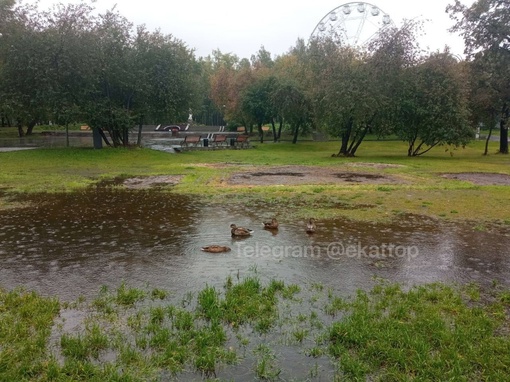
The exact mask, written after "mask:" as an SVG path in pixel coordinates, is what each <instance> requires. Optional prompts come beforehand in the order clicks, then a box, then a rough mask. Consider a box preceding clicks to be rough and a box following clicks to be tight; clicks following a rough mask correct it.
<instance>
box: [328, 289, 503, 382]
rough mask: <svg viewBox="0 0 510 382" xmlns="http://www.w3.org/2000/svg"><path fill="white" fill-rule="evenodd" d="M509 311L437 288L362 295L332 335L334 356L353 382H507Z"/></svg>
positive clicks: (394, 290) (354, 302) (334, 326)
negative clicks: (369, 381)
mask: <svg viewBox="0 0 510 382" xmlns="http://www.w3.org/2000/svg"><path fill="white" fill-rule="evenodd" d="M471 288H472V287H471ZM471 293H472V291H471ZM476 296H477V297H476V301H477V300H478V294H476ZM507 309H508V305H506V306H505V305H504V304H502V303H501V302H500V301H497V300H495V301H492V302H490V303H485V304H483V305H480V304H475V303H472V302H471V303H470V302H469V299H466V298H465V297H463V295H462V293H460V292H459V291H457V290H455V289H453V288H451V287H448V286H445V285H440V284H431V285H425V286H419V287H415V288H412V289H411V290H409V291H403V290H402V289H401V288H400V287H399V286H398V285H388V286H377V287H376V288H374V289H373V290H372V292H371V293H364V292H359V293H358V295H357V297H356V299H355V300H354V301H353V302H352V303H351V304H350V306H349V307H348V308H346V311H347V312H348V314H347V316H346V317H345V318H344V319H342V320H340V321H338V322H336V323H334V324H333V325H332V326H331V327H330V328H329V352H330V354H331V355H332V356H333V357H335V358H336V359H337V360H338V366H339V369H340V370H341V373H342V375H344V376H345V377H346V378H347V379H353V380H364V379H365V378H367V377H368V376H371V377H376V378H377V379H381V380H388V379H392V380H409V379H418V380H495V381H497V380H504V379H505V378H507V377H506V376H508V375H509V373H510V363H509V360H508V359H506V357H507V355H508V354H510V353H509V351H510V342H509V337H508V332H507V328H508V316H507V313H506V310H507Z"/></svg>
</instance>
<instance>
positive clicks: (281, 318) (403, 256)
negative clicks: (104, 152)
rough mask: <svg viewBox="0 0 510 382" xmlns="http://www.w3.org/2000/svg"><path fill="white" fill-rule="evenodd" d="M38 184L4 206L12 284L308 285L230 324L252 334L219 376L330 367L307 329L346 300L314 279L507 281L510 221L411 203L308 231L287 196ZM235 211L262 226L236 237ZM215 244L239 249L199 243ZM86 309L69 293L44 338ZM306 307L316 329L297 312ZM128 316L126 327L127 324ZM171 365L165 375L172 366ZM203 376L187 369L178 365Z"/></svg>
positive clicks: (92, 287) (76, 287)
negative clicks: (252, 322)
mask: <svg viewBox="0 0 510 382" xmlns="http://www.w3.org/2000/svg"><path fill="white" fill-rule="evenodd" d="M170 180H172V179H170ZM135 183H136V182H135ZM30 198H31V199H32V200H31V202H33V204H34V206H33V207H31V208H25V209H11V210H6V211H0V218H1V221H2V230H1V231H0V261H1V262H2V267H1V268H0V285H1V286H2V287H6V288H8V289H11V288H14V287H17V286H24V287H26V288H27V289H30V290H35V291H37V292H39V293H41V294H42V295H45V296H58V297H59V298H60V300H61V301H75V300H76V299H77V298H78V297H80V296H84V297H85V298H86V300H88V301H91V300H94V299H95V300H94V301H95V302H96V306H98V305H97V303H98V301H99V302H100V301H101V298H103V299H104V298H105V297H104V296H103V297H99V298H98V297H97V296H98V293H99V290H100V287H101V286H107V287H109V288H108V290H111V291H114V290H116V288H119V285H121V284H122V285H123V282H125V284H126V285H128V286H129V287H138V288H142V289H147V288H149V289H151V288H156V290H164V291H168V292H170V294H171V295H170V300H172V301H175V304H176V305H177V306H179V302H181V304H182V307H185V306H189V307H193V306H194V305H193V304H196V303H192V302H191V301H192V300H193V299H194V298H196V297H197V295H202V296H203V295H204V294H203V293H204V292H203V291H204V290H205V289H206V288H210V287H213V288H216V290H218V291H221V290H224V288H225V284H226V280H229V279H230V280H234V281H236V280H243V279H246V277H250V276H251V275H253V274H256V275H257V277H259V278H260V279H261V280H262V282H263V283H264V284H266V285H267V283H268V282H270V280H273V281H274V280H282V281H283V282H284V283H285V285H286V286H287V285H288V286H291V285H297V286H299V288H300V289H301V294H300V295H301V296H303V295H304V296H308V297H306V298H302V297H300V299H298V300H293V301H292V303H291V302H289V301H288V300H286V301H283V302H282V303H281V304H280V305H281V306H280V308H281V309H280V311H279V313H278V322H279V324H277V325H276V326H275V327H274V328H273V329H272V331H271V332H270V333H269V334H260V333H257V332H253V329H252V328H251V327H250V326H248V327H241V328H240V329H239V331H237V332H236V331H232V328H231V327H230V326H227V334H228V337H227V338H228V341H227V345H228V349H237V348H238V347H239V345H238V342H239V343H241V344H243V343H246V344H249V345H241V346H240V349H237V351H238V352H239V354H240V360H239V362H238V363H234V364H232V365H228V366H225V365H223V366H219V367H217V368H216V372H215V374H214V376H217V377H219V378H225V379H233V380H239V381H241V380H244V381H251V380H253V379H254V378H255V376H256V375H258V376H264V375H272V374H271V373H274V375H273V377H274V378H269V379H278V378H280V377H281V378H283V379H296V378H297V379H298V380H302V379H303V378H304V376H308V377H309V378H308V379H309V380H332V379H333V378H334V376H335V375H336V374H335V373H336V366H335V364H334V363H333V362H332V361H331V358H329V357H327V356H325V355H323V356H320V355H314V356H310V352H313V351H314V349H318V347H314V346H315V345H314V344H315V341H317V340H314V339H313V337H314V336H315V337H320V336H321V330H322V328H323V325H330V324H332V323H333V322H334V321H335V320H336V321H338V320H339V318H340V316H341V313H339V314H340V316H339V315H335V314H336V313H335V314H332V313H331V312H329V313H328V312H327V309H328V308H326V307H327V306H328V305H327V304H328V303H329V304H333V303H332V301H334V300H324V301H318V300H316V296H315V295H318V293H319V292H321V293H322V294H323V295H327V294H329V293H330V292H329V291H332V292H331V293H335V295H339V296H343V297H349V296H353V295H355V291H356V290H358V289H363V290H368V289H371V288H372V287H374V285H375V284H376V283H377V279H378V278H383V279H386V280H390V281H393V282H399V283H402V284H403V285H404V286H405V287H410V286H412V285H415V284H425V283H432V282H436V281H441V282H445V283H461V284H466V283H470V282H473V281H474V282H476V283H479V284H482V285H490V284H492V283H493V282H494V281H498V282H499V283H501V284H503V285H506V286H508V285H510V281H509V280H510V277H509V276H510V260H509V258H508V248H509V245H510V234H509V232H487V231H481V230H475V229H473V227H471V226H469V225H454V224H447V223H441V222H437V221H435V220H431V219H427V218H424V217H419V216H403V217H402V219H400V220H399V221H397V222H395V223H393V224H370V223H360V222H356V223H353V222H350V221H346V220H334V221H318V222H317V229H316V232H315V233H313V234H307V233H305V227H306V221H288V220H286V219H285V216H286V215H285V206H282V208H281V210H280V211H266V210H264V209H263V208H258V209H257V208H244V207H240V206H239V205H237V204H235V203H233V204H231V205H225V206H217V205H216V206H212V205H208V204H207V203H203V202H196V201H192V200H190V199H189V198H186V197H182V196H177V195H172V194H169V193H164V192H161V191H158V190H143V189H142V190H140V189H137V188H136V187H135V188H133V189H128V190H120V189H110V188H104V187H97V188H93V189H91V190H88V191H86V192H81V193H75V194H65V195H39V196H33V197H32V196H31V197H30ZM25 201H26V200H25ZM273 214H275V215H276V216H277V217H278V220H279V229H278V230H277V231H274V230H264V229H263V225H262V222H263V221H267V220H269V219H270V218H271V217H272V216H273ZM231 223H235V224H237V225H238V226H243V227H247V228H251V229H253V231H254V232H253V234H252V235H251V236H249V237H246V238H242V239H234V238H232V237H231V233H230V228H229V226H230V224H231ZM213 244H216V245H222V246H228V247H230V248H231V251H229V252H225V253H206V252H203V251H201V247H203V246H207V245H213ZM274 285H277V284H274ZM121 288H123V287H121ZM104 290H105V289H104ZM117 290H118V289H117ZM128 292H129V290H128V289H126V292H125V293H126V296H127V295H128V294H127V293H128ZM199 292H200V293H199ZM117 293H119V292H117ZM100 296H101V294H100ZM117 296H118V295H117ZM322 298H324V297H322ZM103 301H106V300H103ZM328 301H329V302H328ZM188 304H189V305H188ZM330 306H331V305H330ZM157 309H158V307H157V305H156V307H153V308H151V310H150V312H151V314H154V313H155V312H157ZM172 309H179V308H172ZM329 309H331V308H329ZM311 312H312V313H311ZM317 312H319V313H317ZM89 314H90V312H88V311H86V310H85V311H84V310H80V309H75V308H72V307H70V308H67V309H62V311H61V312H60V318H59V322H58V323H57V325H55V326H54V330H53V334H52V338H51V340H50V343H51V345H50V346H51V347H52V348H53V349H57V348H59V347H62V348H63V347H64V345H65V344H63V343H62V342H61V341H62V338H64V336H65V335H66V334H65V333H71V334H73V333H75V332H77V331H78V332H80V330H83V328H82V327H83V326H84V322H86V320H87V317H88V316H89ZM129 314H131V313H129ZM133 317H142V316H138V315H137V314H133V316H131V319H132V318H133ZM308 321H310V325H312V329H310V328H307V327H306V326H303V328H302V327H301V326H300V325H303V322H308ZM128 322H129V321H128ZM285 322H288V323H290V324H288V325H290V328H286V327H285ZM319 322H320V324H318V323H319ZM132 324H133V322H132V321H131V325H132ZM316 324H317V327H316V328H313V325H316ZM123 325H125V327H124V326H122V325H121V327H124V329H125V331H129V330H131V329H132V326H131V325H128V324H123ZM108 326H109V325H106V327H108ZM58 327H60V328H61V329H58ZM128 327H129V328H128ZM62 333H64V334H62ZM129 335H130V334H126V336H127V337H129ZM280 337H281V338H283V339H281V338H280ZM65 338H69V337H65ZM78 338H79V337H78ZM165 338H167V337H165ZM167 339H168V338H167ZM296 344H298V346H296ZM242 349H244V350H242ZM226 354H227V356H228V354H230V353H228V352H227V353H226ZM58 357H62V355H60V356H59V355H58V354H57V358H58ZM102 357H103V358H101V359H102V360H103V361H104V362H110V361H112V359H113V358H112V357H113V355H112V354H110V353H108V352H106V353H105V354H104V355H103V356H102ZM60 359H62V358H60ZM276 360H277V361H276ZM262 368H263V369H262ZM163 370H166V369H165V368H163ZM280 371H281V372H282V374H281V375H280V377H278V375H279V373H280ZM166 373H167V371H163V375H161V378H162V380H170V379H172V378H173V377H172V376H170V375H167V374H166ZM264 373H266V374H264ZM267 373H269V374H267ZM201 377H203V375H202V376H201V375H200V373H198V372H196V371H193V370H187V371H184V372H181V373H180V374H178V378H177V379H178V380H197V379H200V378H201Z"/></svg>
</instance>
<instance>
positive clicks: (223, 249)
mask: <svg viewBox="0 0 510 382" xmlns="http://www.w3.org/2000/svg"><path fill="white" fill-rule="evenodd" d="M200 249H201V250H202V251H204V252H210V253H221V252H229V251H230V247H226V246H224V245H208V246H207V247H202V248H200Z"/></svg>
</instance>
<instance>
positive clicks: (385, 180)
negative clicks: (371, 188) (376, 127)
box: [228, 166, 402, 186]
mask: <svg viewBox="0 0 510 382" xmlns="http://www.w3.org/2000/svg"><path fill="white" fill-rule="evenodd" d="M228 182H229V183H230V184H238V185H256V186H265V185H300V184H397V183H402V181H401V180H399V179H397V178H394V177H391V176H389V175H381V174H373V173H361V172H346V171H339V169H338V168H331V167H317V166H313V167H307V166H280V167H278V166H274V167H265V168H263V169H260V168H258V169H257V171H243V172H240V173H236V174H234V175H232V176H231V177H230V179H229V180H228Z"/></svg>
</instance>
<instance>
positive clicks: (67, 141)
mask: <svg viewBox="0 0 510 382" xmlns="http://www.w3.org/2000/svg"><path fill="white" fill-rule="evenodd" d="M66 147H69V123H66Z"/></svg>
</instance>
